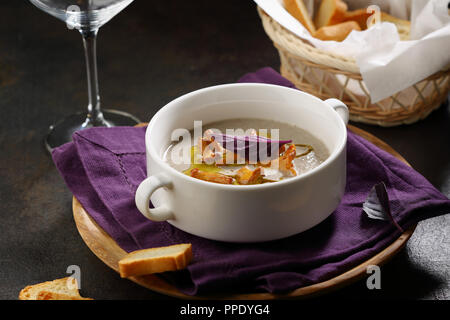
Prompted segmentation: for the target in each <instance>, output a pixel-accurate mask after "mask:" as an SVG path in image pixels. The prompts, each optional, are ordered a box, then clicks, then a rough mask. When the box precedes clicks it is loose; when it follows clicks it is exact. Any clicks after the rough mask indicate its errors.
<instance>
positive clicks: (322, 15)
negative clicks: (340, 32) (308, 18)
mask: <svg viewBox="0 0 450 320" xmlns="http://www.w3.org/2000/svg"><path fill="white" fill-rule="evenodd" d="M347 9H348V7H347V4H346V3H345V2H343V1H342V0H322V2H321V3H320V7H319V11H317V14H316V16H315V18H314V24H315V25H316V28H317V29H319V28H322V27H324V26H329V25H333V24H337V23H340V22H342V21H343V20H344V19H345V16H346V14H347Z"/></svg>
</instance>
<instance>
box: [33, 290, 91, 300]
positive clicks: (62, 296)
mask: <svg viewBox="0 0 450 320" xmlns="http://www.w3.org/2000/svg"><path fill="white" fill-rule="evenodd" d="M36 300H94V299H92V298H83V297H82V296H80V295H78V296H74V295H70V294H66V293H60V292H53V291H47V290H42V291H40V292H39V293H38V295H37V297H36Z"/></svg>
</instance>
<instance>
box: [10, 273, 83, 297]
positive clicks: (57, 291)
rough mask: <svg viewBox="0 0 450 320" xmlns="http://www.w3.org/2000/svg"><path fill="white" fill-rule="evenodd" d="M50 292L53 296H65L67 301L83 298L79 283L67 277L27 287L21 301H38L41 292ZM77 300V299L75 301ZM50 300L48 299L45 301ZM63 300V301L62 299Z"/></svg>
mask: <svg viewBox="0 0 450 320" xmlns="http://www.w3.org/2000/svg"><path fill="white" fill-rule="evenodd" d="M43 291H45V292H50V293H51V294H54V295H55V296H56V295H64V296H66V297H67V298H69V297H70V298H71V299H67V300H78V299H79V298H82V297H81V296H80V293H79V291H78V283H77V281H76V280H75V278H72V277H66V278H62V279H56V280H53V281H46V282H42V283H38V284H35V285H31V286H26V287H25V288H23V289H22V290H21V291H20V293H19V299H20V300H37V299H38V296H39V294H40V293H41V292H43ZM75 298H77V299H75ZM45 300H48V299H45ZM60 300H61V299H60Z"/></svg>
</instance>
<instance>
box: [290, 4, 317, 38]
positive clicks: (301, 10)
mask: <svg viewBox="0 0 450 320" xmlns="http://www.w3.org/2000/svg"><path fill="white" fill-rule="evenodd" d="M284 8H285V9H286V11H287V12H289V13H290V14H291V15H292V16H293V17H294V18H295V19H297V20H298V21H300V23H301V24H303V26H304V27H305V28H306V29H308V31H309V32H310V33H311V34H313V33H314V32H315V31H316V27H315V26H314V23H313V21H312V18H311V16H310V14H309V13H308V10H307V9H306V6H305V4H304V2H303V0H284Z"/></svg>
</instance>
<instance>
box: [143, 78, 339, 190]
mask: <svg viewBox="0 0 450 320" xmlns="http://www.w3.org/2000/svg"><path fill="white" fill-rule="evenodd" d="M233 86H237V87H261V88H266V89H268V88H276V89H277V90H287V91H294V92H296V93H299V94H302V95H307V96H309V97H312V98H313V99H315V100H317V101H319V102H320V103H322V104H325V105H327V106H328V107H329V108H330V110H332V111H333V108H332V107H331V106H330V105H328V104H327V103H326V102H325V101H323V100H322V99H319V98H317V97H316V96H313V95H311V94H309V93H306V92H304V91H301V90H298V89H293V88H288V87H283V86H279V85H273V84H265V83H230V84H221V85H216V86H211V87H206V88H202V89H199V90H195V91H192V92H189V93H186V94H184V95H182V96H180V97H178V98H176V99H174V100H172V101H171V102H169V103H168V104H166V105H165V106H164V107H162V108H161V109H160V110H158V112H156V113H155V115H154V116H153V117H152V119H151V120H150V122H149V124H148V127H147V130H146V132H145V148H146V150H147V151H148V152H149V154H151V155H152V156H153V158H154V159H155V161H156V162H157V163H158V164H159V165H160V166H161V167H162V168H164V169H166V170H169V171H170V172H171V173H172V174H174V175H176V176H178V177H179V178H181V179H182V180H185V181H187V182H192V183H199V184H203V185H205V186H208V187H211V188H214V189H222V190H235V191H238V190H239V191H243V190H256V189H264V188H277V187H282V186H283V185H287V184H292V183H295V182H297V181H299V180H302V179H305V178H306V177H309V176H311V175H313V174H315V173H316V172H318V171H320V170H321V169H322V168H325V167H327V166H329V165H330V164H331V163H332V162H333V161H334V160H335V159H336V158H337V157H338V155H339V154H340V153H341V152H342V150H343V149H344V148H345V146H346V144H347V127H346V126H345V124H344V121H343V120H342V118H341V117H340V116H339V114H338V113H337V112H336V111H335V112H334V114H335V117H337V119H338V120H339V126H340V129H341V130H343V132H344V135H343V139H342V141H340V144H339V145H338V146H337V147H336V148H335V149H334V151H333V152H332V153H331V154H330V156H329V157H328V158H327V159H326V160H325V161H324V162H322V163H321V164H320V165H318V166H317V167H315V168H314V169H312V170H310V171H308V172H306V173H303V174H301V175H299V176H296V177H292V178H289V179H285V180H281V181H277V182H273V183H264V184H255V185H228V184H221V183H213V182H208V181H203V180H200V179H196V178H193V177H191V176H188V175H186V174H183V173H182V172H179V171H177V170H176V169H175V168H172V167H171V166H170V165H169V164H168V163H167V162H166V161H164V160H163V159H162V158H161V156H160V155H159V152H158V151H157V150H155V148H153V147H152V146H151V144H150V143H149V144H147V141H150V138H149V135H150V131H151V130H152V128H153V126H154V124H155V123H156V121H158V120H159V118H160V117H161V114H163V113H164V111H165V110H167V109H169V108H174V105H175V104H176V103H178V102H179V101H180V100H183V99H186V98H188V97H191V96H194V95H199V94H205V93H207V92H208V91H213V90H217V89H221V88H226V87H233ZM155 155H156V156H155Z"/></svg>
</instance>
